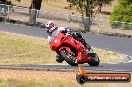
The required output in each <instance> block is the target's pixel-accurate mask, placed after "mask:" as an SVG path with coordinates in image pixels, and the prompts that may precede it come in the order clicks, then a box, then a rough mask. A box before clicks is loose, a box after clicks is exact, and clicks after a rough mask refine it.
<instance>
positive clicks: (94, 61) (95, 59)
mask: <svg viewBox="0 0 132 87" xmlns="http://www.w3.org/2000/svg"><path fill="white" fill-rule="evenodd" d="M89 55H90V57H91V62H90V63H89V65H90V66H98V65H99V63H100V60H99V57H98V56H97V54H96V53H90V54H89Z"/></svg>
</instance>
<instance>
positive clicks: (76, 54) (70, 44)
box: [50, 32, 100, 66]
mask: <svg viewBox="0 0 132 87" xmlns="http://www.w3.org/2000/svg"><path fill="white" fill-rule="evenodd" d="M50 49H51V50H52V51H55V52H56V53H57V55H59V56H60V58H61V60H65V61H66V62H67V63H68V64H69V65H71V66H77V65H78V64H84V63H88V64H89V65H90V66H98V65H99V62H100V60H99V57H98V56H97V54H96V53H94V52H93V50H92V49H91V50H90V51H88V50H86V49H85V47H84V45H83V44H82V43H81V42H79V41H77V40H75V39H74V38H73V37H72V36H70V35H65V34H64V33H62V32H59V33H58V34H57V35H56V36H55V37H54V39H53V40H51V41H50Z"/></svg>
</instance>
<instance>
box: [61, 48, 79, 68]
mask: <svg viewBox="0 0 132 87" xmlns="http://www.w3.org/2000/svg"><path fill="white" fill-rule="evenodd" d="M60 54H61V56H62V58H64V60H65V61H66V62H67V63H68V64H69V65H71V66H77V65H78V63H77V62H76V58H75V57H74V56H72V55H71V54H70V53H68V52H67V51H66V50H65V49H62V50H61V51H60Z"/></svg>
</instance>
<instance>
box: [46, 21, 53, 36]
mask: <svg viewBox="0 0 132 87" xmlns="http://www.w3.org/2000/svg"><path fill="white" fill-rule="evenodd" d="M45 28H46V29H47V33H52V32H53V31H54V30H55V29H56V26H55V23H54V21H48V22H47V23H46V24H45Z"/></svg>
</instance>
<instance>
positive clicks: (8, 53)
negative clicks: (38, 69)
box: [0, 32, 121, 64]
mask: <svg viewBox="0 0 132 87" xmlns="http://www.w3.org/2000/svg"><path fill="white" fill-rule="evenodd" d="M94 50H95V52H96V53H97V54H98V55H99V57H100V60H101V62H111V61H112V62H113V61H118V60H120V58H121V57H120V54H118V53H114V52H108V51H106V50H101V49H97V48H94ZM55 55H56V54H55V53H54V52H52V51H51V50H50V48H49V43H48V41H47V39H42V38H34V37H30V36H25V35H18V34H12V33H7V32H6V33H5V32H0V60H1V61H0V63H1V64H6V63H7V64H21V63H28V64H30V63H34V64H37V63H39V64H40V63H56V61H55Z"/></svg>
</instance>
